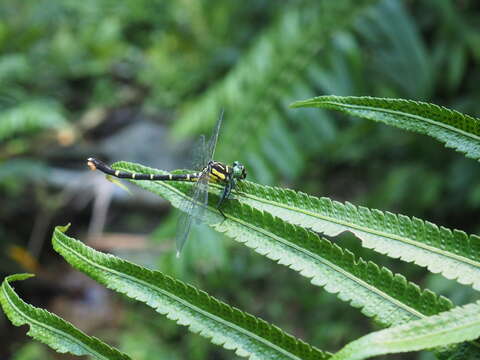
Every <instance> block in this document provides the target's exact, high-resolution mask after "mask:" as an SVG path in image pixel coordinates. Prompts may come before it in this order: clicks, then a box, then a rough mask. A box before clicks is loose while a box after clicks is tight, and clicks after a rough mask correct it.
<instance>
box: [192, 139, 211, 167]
mask: <svg viewBox="0 0 480 360" xmlns="http://www.w3.org/2000/svg"><path fill="white" fill-rule="evenodd" d="M192 149H193V150H192V152H191V154H190V155H191V156H190V158H191V159H192V163H191V164H190V165H191V168H192V169H196V170H203V169H205V167H206V166H207V164H208V161H209V159H207V144H206V143H205V135H200V138H199V139H198V141H197V142H196V143H195V144H194V146H193V147H192Z"/></svg>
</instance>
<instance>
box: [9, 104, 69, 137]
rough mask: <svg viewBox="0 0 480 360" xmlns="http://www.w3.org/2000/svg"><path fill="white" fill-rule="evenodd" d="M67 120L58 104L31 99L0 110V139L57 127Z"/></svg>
mask: <svg viewBox="0 0 480 360" xmlns="http://www.w3.org/2000/svg"><path fill="white" fill-rule="evenodd" d="M66 124H67V122H66V120H65V118H64V116H63V115H62V113H61V110H60V108H59V106H58V105H56V104H54V103H52V102H49V101H32V102H28V103H23V104H20V105H19V106H16V107H14V108H11V109H8V110H5V111H2V112H0V141H2V140H5V139H7V138H9V137H12V136H15V135H21V134H29V133H34V132H37V131H41V130H47V129H58V128H61V127H63V126H66Z"/></svg>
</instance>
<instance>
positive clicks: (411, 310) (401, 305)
mask: <svg viewBox="0 0 480 360" xmlns="http://www.w3.org/2000/svg"><path fill="white" fill-rule="evenodd" d="M131 181H132V182H134V181H135V182H136V181H141V180H131ZM158 185H160V186H165V187H167V188H169V189H170V190H171V191H174V192H176V193H177V194H178V195H180V196H181V197H184V198H189V197H188V196H187V195H186V194H184V193H183V192H181V191H180V190H178V189H177V188H175V187H173V186H171V185H169V184H168V183H166V182H161V184H158ZM242 194H244V193H242ZM207 207H208V208H209V209H210V210H212V207H211V206H209V205H208V206H207ZM226 215H227V217H228V218H230V219H231V220H232V219H235V221H236V222H238V223H240V224H242V225H243V226H245V227H247V228H252V229H254V230H255V231H258V232H261V233H263V234H264V235H266V236H269V237H271V238H277V240H278V241H279V242H281V243H283V244H285V245H287V246H289V247H292V248H295V249H296V250H298V251H300V252H302V253H304V254H305V255H307V256H309V257H311V258H313V259H315V258H316V257H317V259H318V260H319V261H320V262H323V263H325V264H326V265H327V266H330V267H331V268H332V269H335V271H338V272H340V273H343V274H344V275H345V276H346V277H347V278H350V279H352V280H353V281H354V282H357V283H359V285H361V286H363V287H364V288H366V289H369V290H371V291H372V292H373V293H377V294H378V295H379V296H380V297H381V298H384V299H386V300H387V301H390V302H391V303H393V304H396V305H397V306H398V307H400V308H403V309H404V310H405V311H406V312H408V313H411V314H412V315H414V316H416V317H418V318H424V317H425V315H423V314H422V313H420V312H417V310H415V309H412V308H410V307H408V306H406V305H405V304H404V303H402V302H400V301H398V300H397V299H395V298H392V297H390V296H389V295H388V294H386V293H384V292H382V291H380V290H379V289H377V288H376V287H372V286H371V285H369V284H368V283H365V282H364V281H363V280H361V279H358V280H359V281H355V279H356V278H355V277H352V276H353V275H352V274H350V273H348V272H346V271H344V270H343V269H342V268H339V267H338V268H337V266H336V265H334V264H333V263H330V262H329V261H327V260H325V259H323V258H321V257H319V256H318V255H316V254H313V253H311V252H310V251H308V250H305V249H304V248H301V247H298V246H297V245H295V244H291V243H290V242H288V241H286V240H283V239H282V238H281V237H277V236H276V235H273V234H272V233H270V232H268V233H266V232H265V231H264V230H263V229H261V228H258V227H253V226H252V225H251V224H248V223H246V222H243V221H242V220H240V219H239V218H237V217H232V216H231V215H229V214H226ZM326 262H328V263H326Z"/></svg>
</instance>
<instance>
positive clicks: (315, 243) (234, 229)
mask: <svg viewBox="0 0 480 360" xmlns="http://www.w3.org/2000/svg"><path fill="white" fill-rule="evenodd" d="M114 167H115V168H116V169H118V170H123V171H131V172H137V173H140V172H146V173H163V172H162V171H159V170H154V169H151V168H146V167H143V166H140V165H135V164H130V163H125V162H121V163H117V164H115V165H114ZM132 182H134V183H136V184H137V185H139V186H141V187H143V188H144V189H147V190H149V191H152V192H154V193H156V194H158V195H160V196H162V197H164V198H166V199H167V200H169V201H170V202H171V203H172V205H173V206H175V207H179V208H181V206H182V204H183V199H184V198H185V197H186V196H188V195H187V194H189V189H190V187H191V186H192V184H189V183H187V182H169V181H157V182H152V181H138V180H137V181H135V180H132ZM211 188H212V191H211V193H210V196H209V199H210V201H211V204H216V203H217V200H218V193H219V191H220V189H219V188H217V187H215V186H214V185H212V186H211ZM242 197H243V194H242V193H237V194H236V195H235V198H236V199H230V200H229V201H228V202H226V204H225V206H224V207H223V208H222V209H223V212H224V213H225V214H226V216H227V219H223V217H222V216H221V215H219V213H218V211H217V210H216V209H215V206H209V207H208V208H207V210H206V211H205V222H206V223H207V224H208V225H210V226H212V227H214V228H215V229H216V230H218V231H220V232H224V233H225V234H226V235H227V236H229V237H231V238H232V239H234V240H236V241H239V242H241V243H245V245H247V246H249V247H251V248H252V249H254V250H255V251H256V252H258V253H260V254H262V255H265V256H267V257H268V258H270V259H272V260H275V261H277V262H278V263H280V264H283V265H287V266H289V267H291V268H292V269H294V270H296V271H298V272H299V273H300V274H301V275H303V276H306V277H308V278H311V281H312V283H313V284H315V285H319V286H323V287H325V289H326V290H327V291H329V292H332V293H335V294H337V296H338V297H339V298H340V299H342V300H343V301H348V302H350V303H351V304H352V306H354V307H357V308H360V309H362V312H363V313H364V314H365V315H367V316H370V317H373V318H375V319H376V320H377V321H378V322H380V323H382V324H384V325H391V324H400V323H403V322H406V321H409V320H412V319H419V318H422V317H424V316H428V315H433V314H436V313H439V312H441V311H445V310H448V309H450V308H451V303H450V302H449V301H448V300H447V299H445V298H443V297H438V296H437V295H435V294H434V293H432V292H431V291H429V290H423V291H422V290H420V289H419V287H418V286H416V285H415V284H413V283H410V282H407V281H406V279H405V278H404V277H403V276H401V275H394V274H392V273H391V272H390V271H389V270H388V269H386V268H379V267H378V266H377V265H375V264H374V263H372V262H365V261H364V260H362V259H356V258H355V257H354V255H353V254H352V253H351V252H349V251H346V250H343V249H341V248H340V247H339V246H337V245H335V244H332V243H331V242H330V241H328V240H327V239H321V238H319V237H318V236H317V235H316V234H315V233H313V232H311V231H308V230H305V229H303V228H302V227H299V226H295V225H292V224H289V223H287V222H285V221H283V220H281V219H279V218H276V217H273V216H272V215H271V214H270V213H268V212H262V211H259V210H257V209H254V208H252V207H250V206H248V205H245V204H242V202H241V201H242V200H243V198H242Z"/></svg>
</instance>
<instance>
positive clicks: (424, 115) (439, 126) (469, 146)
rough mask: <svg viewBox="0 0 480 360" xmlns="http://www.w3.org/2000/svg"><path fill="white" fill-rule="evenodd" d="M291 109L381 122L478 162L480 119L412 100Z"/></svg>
mask: <svg viewBox="0 0 480 360" xmlns="http://www.w3.org/2000/svg"><path fill="white" fill-rule="evenodd" d="M291 106H292V107H296V108H298V107H318V108H325V109H332V110H338V111H341V112H344V113H347V114H349V115H352V116H358V117H362V118H365V119H369V120H374V121H379V122H383V123H385V124H387V125H391V126H396V127H399V128H401V129H405V130H410V131H414V132H418V133H420V134H425V135H429V136H431V137H433V138H435V139H437V140H439V141H440V142H442V143H444V144H445V146H446V147H449V148H453V149H455V150H457V151H459V152H462V153H464V154H465V155H466V156H467V157H469V158H472V159H476V160H479V159H480V119H477V118H474V117H472V116H469V115H465V114H462V113H459V112H458V111H455V110H450V109H447V108H445V107H442V106H438V105H434V104H429V103H424V102H419V101H412V100H403V99H386V98H374V97H355V96H345V97H342V96H319V97H316V98H312V99H308V100H304V101H297V102H295V103H293V104H292V105H291Z"/></svg>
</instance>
